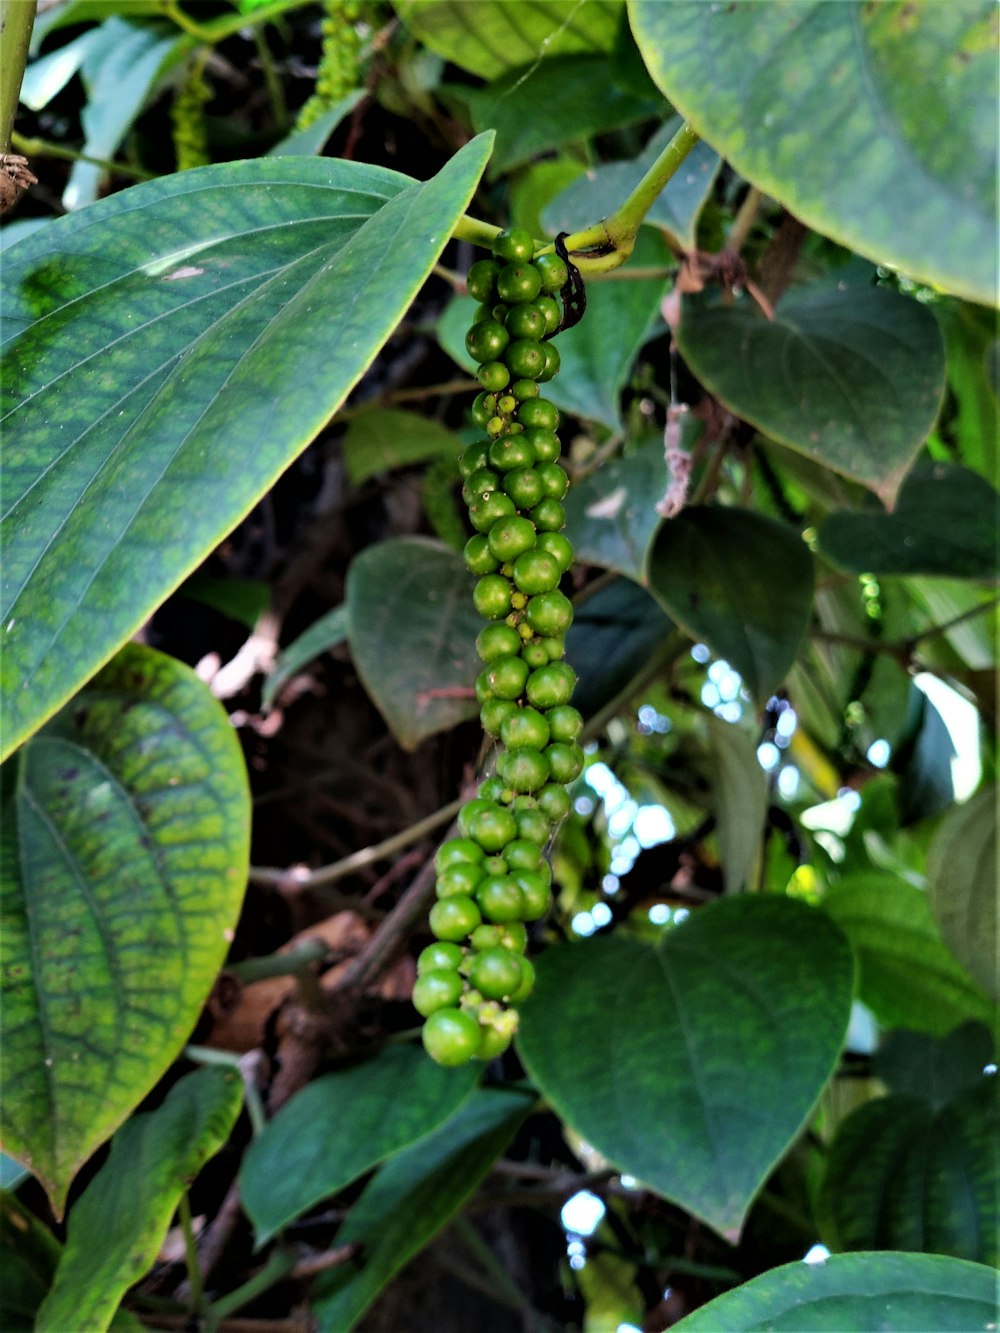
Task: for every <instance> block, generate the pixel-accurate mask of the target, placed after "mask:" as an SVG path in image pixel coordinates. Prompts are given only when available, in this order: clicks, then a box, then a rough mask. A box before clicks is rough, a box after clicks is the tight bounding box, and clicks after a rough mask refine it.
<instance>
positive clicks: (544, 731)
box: [500, 708, 549, 750]
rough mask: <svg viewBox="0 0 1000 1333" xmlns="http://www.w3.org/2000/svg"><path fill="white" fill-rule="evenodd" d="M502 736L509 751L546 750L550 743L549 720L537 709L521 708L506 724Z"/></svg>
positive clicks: (502, 728) (501, 732)
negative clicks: (525, 749)
mask: <svg viewBox="0 0 1000 1333" xmlns="http://www.w3.org/2000/svg"><path fill="white" fill-rule="evenodd" d="M500 735H501V737H502V739H503V743H504V745H506V747H507V749H508V750H520V749H524V748H528V749H531V750H544V749H545V747H546V745H548V743H549V724H548V720H547V718H546V716H545V714H544V713H540V712H539V711H538V709H537V708H519V709H518V710H517V712H516V713H511V714H510V716H509V717H508V718H507V720H506V722H504V724H503V726H502V727H501V728H500Z"/></svg>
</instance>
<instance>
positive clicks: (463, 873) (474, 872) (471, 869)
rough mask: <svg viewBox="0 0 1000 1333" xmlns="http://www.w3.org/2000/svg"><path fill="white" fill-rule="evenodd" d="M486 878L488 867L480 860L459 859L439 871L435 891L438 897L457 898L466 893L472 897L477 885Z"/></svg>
mask: <svg viewBox="0 0 1000 1333" xmlns="http://www.w3.org/2000/svg"><path fill="white" fill-rule="evenodd" d="M485 878H486V867H485V866H484V865H483V864H482V862H480V861H459V862H458V863H457V864H455V865H452V866H448V867H447V868H446V869H445V870H441V871H439V872H438V877H437V885H436V887H435V892H436V894H437V896H438V898H457V897H458V896H459V894H464V895H465V896H466V897H467V898H470V897H471V896H472V895H473V894H474V893H475V891H476V885H477V884H478V883H479V881H480V880H481V879H485Z"/></svg>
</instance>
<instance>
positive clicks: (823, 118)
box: [629, 0, 997, 303]
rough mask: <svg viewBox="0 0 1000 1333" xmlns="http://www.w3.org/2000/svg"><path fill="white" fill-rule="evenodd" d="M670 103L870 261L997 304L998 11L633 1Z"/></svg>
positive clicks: (638, 33)
mask: <svg viewBox="0 0 1000 1333" xmlns="http://www.w3.org/2000/svg"><path fill="white" fill-rule="evenodd" d="M629 16H630V18H631V21H632V31H633V33H634V34H635V38H636V41H637V43H638V45H639V49H640V50H641V51H642V54H643V56H644V58H645V60H646V64H647V66H648V67H649V71H650V73H651V74H652V76H653V78H654V79H655V80H656V82H657V84H658V85H659V87H660V88H662V90H663V92H664V94H665V96H666V97H667V98H668V99H669V100H670V102H671V103H673V105H674V106H675V107H676V108H677V110H678V111H679V112H680V113H681V115H683V116H685V117H686V118H687V119H688V120H689V121H690V122H691V124H692V125H693V126H694V128H695V129H696V130H697V131H698V133H699V134H701V135H702V136H703V137H704V138H705V139H706V140H707V141H708V142H709V143H710V144H711V145H712V147H713V148H715V149H717V150H718V151H719V152H720V153H721V154H722V156H723V157H725V158H726V159H727V160H728V161H729V162H731V163H732V164H733V166H734V167H735V168H736V169H737V171H739V172H741V173H742V174H743V175H744V176H746V177H747V179H748V180H750V181H753V183H754V184H755V185H758V186H759V187H760V188H761V189H762V190H764V192H765V193H766V194H769V195H771V196H772V197H773V198H775V199H777V200H779V202H780V203H782V204H784V205H785V206H786V207H787V208H788V209H790V210H791V212H793V213H794V214H795V215H796V217H799V218H801V219H802V221H803V222H805V223H808V225H809V226H810V227H814V228H815V229H816V230H817V231H819V232H822V233H823V235H825V236H832V237H833V238H834V240H837V241H840V242H841V244H843V245H846V246H848V247H850V249H852V250H857V251H859V252H860V253H861V254H863V255H867V256H868V257H869V258H870V259H874V260H876V261H877V262H879V263H884V264H888V265H890V266H892V267H895V268H900V269H902V270H903V271H904V272H905V273H909V274H911V275H912V276H913V277H915V278H920V279H922V280H924V281H926V282H930V283H934V284H936V285H939V286H942V287H944V288H945V289H946V290H949V291H954V292H957V293H958V294H959V295H962V296H967V297H969V298H970V299H971V300H973V301H983V302H986V303H992V302H993V301H994V300H995V299H996V281H997V278H996V272H997V270H996V236H995V230H996V145H997V138H996V32H995V28H994V22H995V19H996V10H995V7H994V6H993V4H992V3H991V0H951V3H949V4H927V5H917V6H913V5H910V4H907V3H905V2H904V0H894V2H893V3H891V4H874V5H873V4H862V3H860V2H859V0H849V2H846V3H845V2H844V0H842V2H841V3H839V4H828V3H825V2H824V0H784V2H783V3H780V4H776V3H774V2H773V0H766V2H765V0H750V2H746V0H745V2H744V3H742V4H738V5H706V4H701V3H697V0H694V2H692V0H674V3H672V4H669V5H667V4H663V3H662V2H661V0H629Z"/></svg>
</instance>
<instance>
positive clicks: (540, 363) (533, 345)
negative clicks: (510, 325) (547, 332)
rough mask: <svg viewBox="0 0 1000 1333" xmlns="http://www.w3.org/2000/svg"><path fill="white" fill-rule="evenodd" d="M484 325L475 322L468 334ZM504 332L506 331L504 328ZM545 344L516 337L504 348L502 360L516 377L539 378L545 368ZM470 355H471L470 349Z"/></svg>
mask: <svg viewBox="0 0 1000 1333" xmlns="http://www.w3.org/2000/svg"><path fill="white" fill-rule="evenodd" d="M485 327H487V326H486V325H484V324H477V325H476V326H475V328H473V329H472V330H471V332H470V336H471V334H472V333H475V332H476V330H478V329H481V328H485ZM504 332H505V333H506V329H505V330H504ZM468 341H469V339H468V338H466V343H468ZM545 346H546V345H545V344H544V343H540V342H535V341H534V340H533V339H531V338H518V340H517V341H516V342H512V343H511V344H510V346H509V347H508V348H507V349H506V354H505V356H504V360H505V361H506V362H507V365H508V367H509V368H510V372H511V374H512V375H515V376H517V378H518V379H529V380H537V379H539V378H540V377H541V375H542V372H543V371H544V370H545V364H546V356H545ZM470 355H472V353H471V351H470ZM498 355H499V353H498ZM491 359H492V358H491Z"/></svg>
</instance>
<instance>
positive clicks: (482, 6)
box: [393, 0, 623, 79]
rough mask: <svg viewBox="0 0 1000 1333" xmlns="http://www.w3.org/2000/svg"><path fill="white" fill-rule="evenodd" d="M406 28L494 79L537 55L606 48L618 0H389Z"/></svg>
mask: <svg viewBox="0 0 1000 1333" xmlns="http://www.w3.org/2000/svg"><path fill="white" fill-rule="evenodd" d="M393 8H394V9H395V10H396V13H397V14H398V15H399V17H400V18H401V19H402V20H403V22H404V23H405V24H406V26H407V27H408V28H409V29H410V31H411V32H412V33H413V34H414V35H415V36H416V37H417V38H419V40H420V41H421V42H423V44H424V45H425V46H429V47H430V49H431V50H432V51H436V52H437V53H438V55H439V56H443V57H444V58H445V60H448V61H450V62H451V63H452V64H453V65H458V66H460V67H461V68H462V69H467V70H469V71H470V73H472V74H478V75H479V76H480V77H481V78H484V79H494V78H496V77H497V75H498V74H503V73H505V72H506V71H507V70H511V69H517V68H518V67H519V66H521V65H529V64H530V63H531V62H532V61H533V60H537V59H540V58H541V57H542V55H545V56H554V55H569V54H571V53H577V52H591V53H593V52H601V53H608V52H610V51H611V48H612V47H613V46H614V42H615V36H616V34H617V32H618V23H619V19H620V17H621V13H622V8H623V5H622V0H589V3H588V4H585V5H581V4H580V2H579V0H519V3H518V4H516V5H512V4H511V3H510V0H477V4H476V8H475V10H474V11H472V10H470V8H469V5H468V0H393Z"/></svg>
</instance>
